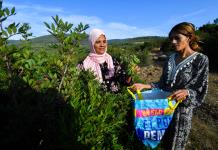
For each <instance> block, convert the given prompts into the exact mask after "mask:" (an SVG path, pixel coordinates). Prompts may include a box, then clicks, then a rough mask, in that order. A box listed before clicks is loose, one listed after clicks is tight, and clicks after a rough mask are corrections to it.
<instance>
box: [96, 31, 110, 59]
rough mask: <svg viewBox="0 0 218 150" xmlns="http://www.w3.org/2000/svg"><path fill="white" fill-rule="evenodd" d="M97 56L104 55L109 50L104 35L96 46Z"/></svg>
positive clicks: (97, 41)
mask: <svg viewBox="0 0 218 150" xmlns="http://www.w3.org/2000/svg"><path fill="white" fill-rule="evenodd" d="M94 48H95V52H96V54H99V55H102V54H104V53H105V50H106V48H107V40H106V38H105V36H104V35H100V36H99V38H98V39H97V40H96V41H95V44H94Z"/></svg>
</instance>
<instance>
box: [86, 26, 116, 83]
mask: <svg viewBox="0 0 218 150" xmlns="http://www.w3.org/2000/svg"><path fill="white" fill-rule="evenodd" d="M100 35H104V36H105V33H104V32H103V31H102V30H100V29H93V30H91V32H90V34H89V45H90V53H89V55H88V56H87V57H86V59H85V60H84V61H83V66H84V69H85V70H88V69H90V70H91V71H92V72H93V73H94V75H95V76H96V79H97V80H99V81H100V82H102V81H103V79H102V73H101V68H100V65H99V64H102V63H104V62H106V63H107V65H108V69H109V77H112V76H113V75H114V64H113V60H112V57H111V56H110V55H109V54H108V53H107V52H106V51H107V47H106V50H105V53H104V54H102V55H99V54H97V53H96V51H95V48H94V44H95V41H96V40H97V39H98V38H99V37H100Z"/></svg>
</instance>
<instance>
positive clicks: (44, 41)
mask: <svg viewBox="0 0 218 150" xmlns="http://www.w3.org/2000/svg"><path fill="white" fill-rule="evenodd" d="M165 38H166V37H160V36H145V37H135V38H126V39H111V40H108V43H109V44H119V43H137V42H139V43H141V42H153V41H160V40H161V41H162V40H164V39H165ZM30 41H31V43H32V46H33V47H43V46H46V45H48V44H51V43H56V42H57V40H56V39H55V38H54V37H53V36H52V35H44V36H39V37H36V38H32V39H31V40H30ZM19 42H20V40H10V41H9V43H10V44H18V43H19ZM82 44H83V45H88V39H85V40H83V41H82Z"/></svg>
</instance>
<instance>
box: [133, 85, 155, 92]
mask: <svg viewBox="0 0 218 150" xmlns="http://www.w3.org/2000/svg"><path fill="white" fill-rule="evenodd" d="M151 88H152V87H151V85H150V84H142V83H135V84H133V89H134V90H140V91H141V90H142V89H151Z"/></svg>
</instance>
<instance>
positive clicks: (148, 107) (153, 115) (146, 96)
mask: <svg viewBox="0 0 218 150" xmlns="http://www.w3.org/2000/svg"><path fill="white" fill-rule="evenodd" d="M128 91H129V93H130V94H131V95H132V97H133V99H134V101H133V107H134V127H135V130H136V134H137V137H138V138H139V140H140V141H142V142H143V143H144V145H145V146H147V147H150V148H156V147H157V146H158V144H159V143H160V141H161V139H162V137H163V135H164V133H165V130H166V129H167V128H168V126H169V124H170V122H171V120H172V116H173V113H174V110H175V108H176V107H177V106H178V104H179V102H177V103H176V102H175V101H174V100H171V99H169V98H168V97H169V95H170V93H169V92H166V91H163V90H161V89H152V90H148V91H144V92H140V91H137V94H133V93H132V92H131V91H130V90H129V89H128Z"/></svg>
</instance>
